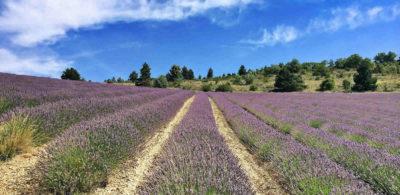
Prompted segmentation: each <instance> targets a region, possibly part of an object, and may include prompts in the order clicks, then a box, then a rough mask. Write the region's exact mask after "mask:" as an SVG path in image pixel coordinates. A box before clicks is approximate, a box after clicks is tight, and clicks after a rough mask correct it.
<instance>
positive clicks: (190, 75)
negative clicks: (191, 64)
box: [187, 69, 194, 80]
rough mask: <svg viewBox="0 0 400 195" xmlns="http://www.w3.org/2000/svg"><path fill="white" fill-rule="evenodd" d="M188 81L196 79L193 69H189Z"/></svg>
mask: <svg viewBox="0 0 400 195" xmlns="http://www.w3.org/2000/svg"><path fill="white" fill-rule="evenodd" d="M187 76H188V77H187V79H188V80H193V79H194V72H193V70H192V69H189V72H188V75H187Z"/></svg>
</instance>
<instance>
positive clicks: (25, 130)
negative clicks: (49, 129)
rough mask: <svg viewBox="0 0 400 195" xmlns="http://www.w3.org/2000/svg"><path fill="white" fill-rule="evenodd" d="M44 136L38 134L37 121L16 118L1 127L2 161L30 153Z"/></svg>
mask: <svg viewBox="0 0 400 195" xmlns="http://www.w3.org/2000/svg"><path fill="white" fill-rule="evenodd" d="M41 139H43V135H41V134H39V133H38V126H37V122H36V121H35V120H32V119H30V118H29V117H24V116H15V117H13V118H12V119H11V120H10V121H8V122H6V123H3V124H1V125H0V160H7V159H10V158H12V157H13V156H15V155H17V154H20V153H24V152H27V151H29V150H30V149H31V148H32V147H33V146H35V145H36V144H37V143H38V142H40V140H41Z"/></svg>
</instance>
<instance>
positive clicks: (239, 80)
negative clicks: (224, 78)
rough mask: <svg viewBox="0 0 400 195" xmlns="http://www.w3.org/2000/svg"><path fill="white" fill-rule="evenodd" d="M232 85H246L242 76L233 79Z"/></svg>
mask: <svg viewBox="0 0 400 195" xmlns="http://www.w3.org/2000/svg"><path fill="white" fill-rule="evenodd" d="M232 83H233V84H235V85H244V84H245V81H243V79H242V77H241V76H235V77H234V78H233V79H232Z"/></svg>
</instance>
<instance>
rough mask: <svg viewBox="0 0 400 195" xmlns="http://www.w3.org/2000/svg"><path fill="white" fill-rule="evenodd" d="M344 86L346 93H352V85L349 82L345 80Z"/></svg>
mask: <svg viewBox="0 0 400 195" xmlns="http://www.w3.org/2000/svg"><path fill="white" fill-rule="evenodd" d="M342 86H343V89H344V91H345V92H350V91H351V83H350V81H349V80H346V79H345V80H343V82H342Z"/></svg>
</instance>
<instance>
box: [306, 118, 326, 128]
mask: <svg viewBox="0 0 400 195" xmlns="http://www.w3.org/2000/svg"><path fill="white" fill-rule="evenodd" d="M309 124H310V127H313V128H316V129H319V128H321V127H322V125H323V124H324V122H323V121H321V120H311V121H310V123H309Z"/></svg>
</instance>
